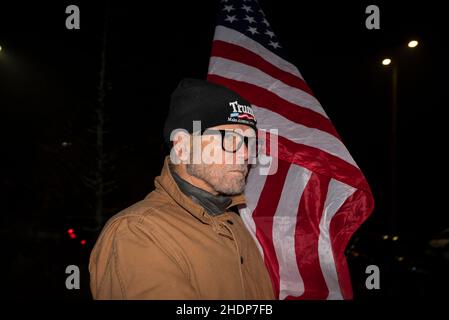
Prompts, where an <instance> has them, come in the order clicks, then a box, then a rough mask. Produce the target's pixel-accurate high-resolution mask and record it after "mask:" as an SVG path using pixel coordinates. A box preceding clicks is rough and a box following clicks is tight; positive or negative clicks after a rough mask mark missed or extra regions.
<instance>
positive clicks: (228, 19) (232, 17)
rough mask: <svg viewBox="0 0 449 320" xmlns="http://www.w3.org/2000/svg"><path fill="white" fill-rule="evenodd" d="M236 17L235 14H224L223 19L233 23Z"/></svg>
mask: <svg viewBox="0 0 449 320" xmlns="http://www.w3.org/2000/svg"><path fill="white" fill-rule="evenodd" d="M237 20H238V19H237V18H236V17H235V16H226V19H225V21H229V22H230V23H233V22H234V21H237Z"/></svg>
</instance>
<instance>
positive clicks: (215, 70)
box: [209, 57, 327, 118]
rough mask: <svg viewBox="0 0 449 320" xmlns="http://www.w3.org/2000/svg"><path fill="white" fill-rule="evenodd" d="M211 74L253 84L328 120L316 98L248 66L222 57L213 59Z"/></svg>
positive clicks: (211, 59) (210, 66)
mask: <svg viewBox="0 0 449 320" xmlns="http://www.w3.org/2000/svg"><path fill="white" fill-rule="evenodd" d="M209 74H214V75H217V76H221V77H225V78H228V79H232V80H237V81H242V82H246V83H250V84H253V85H255V86H258V87H260V88H263V89H265V90H268V91H270V92H272V93H274V94H276V95H277V96H279V98H281V99H283V100H286V101H288V102H290V103H293V104H295V105H297V106H301V107H304V108H307V109H310V110H312V111H315V112H317V113H319V114H321V115H323V116H324V117H326V118H327V115H326V112H325V111H324V109H323V107H321V104H320V103H319V102H318V100H317V99H316V98H315V97H314V96H312V95H310V94H308V93H307V92H305V91H302V90H300V89H298V88H295V87H291V86H289V85H287V84H285V83H284V82H282V81H281V80H279V79H277V78H273V77H272V76H270V75H268V74H266V73H265V72H263V71H261V70H260V69H257V68H255V67H252V66H249V65H247V64H243V63H240V62H237V61H233V60H229V59H225V58H220V57H211V58H210V63H209Z"/></svg>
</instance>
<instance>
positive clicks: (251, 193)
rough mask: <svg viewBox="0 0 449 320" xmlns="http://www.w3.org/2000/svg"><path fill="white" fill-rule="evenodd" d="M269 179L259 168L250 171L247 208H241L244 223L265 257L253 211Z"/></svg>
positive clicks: (247, 186) (246, 194) (246, 191)
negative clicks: (258, 237) (257, 235)
mask: <svg viewBox="0 0 449 320" xmlns="http://www.w3.org/2000/svg"><path fill="white" fill-rule="evenodd" d="M266 180H267V176H266V175H261V174H259V170H258V169H257V167H256V168H252V169H251V170H250V171H249V174H248V178H247V182H246V187H245V199H246V208H239V212H240V216H241V218H242V220H243V223H244V224H245V226H246V227H247V228H248V230H249V232H250V234H251V236H252V237H253V239H254V241H255V242H256V244H257V247H258V248H259V251H260V254H261V255H262V258H263V257H264V253H263V249H262V247H261V245H260V243H259V240H257V238H256V225H255V223H254V220H253V218H252V215H253V211H254V209H255V208H256V206H257V203H258V202H259V197H260V194H261V193H262V190H263V187H264V186H265V181H266Z"/></svg>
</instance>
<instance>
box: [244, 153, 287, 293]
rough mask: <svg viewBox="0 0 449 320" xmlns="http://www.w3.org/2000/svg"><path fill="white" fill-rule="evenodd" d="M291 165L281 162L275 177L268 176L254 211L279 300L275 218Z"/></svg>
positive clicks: (253, 216)
mask: <svg viewBox="0 0 449 320" xmlns="http://www.w3.org/2000/svg"><path fill="white" fill-rule="evenodd" d="M289 168H290V163H287V162H284V161H280V162H279V164H278V171H277V173H276V174H275V175H271V176H268V177H267V179H266V181H265V185H264V187H263V190H262V192H261V194H260V197H259V202H258V203H257V206H256V208H255V209H254V211H253V214H252V219H253V220H254V223H255V225H256V237H257V240H258V241H259V243H260V244H261V246H262V248H263V249H264V260H265V264H266V266H267V268H268V272H269V273H270V276H271V280H272V282H273V289H274V292H275V296H276V297H277V298H279V283H280V281H279V262H278V260H277V256H276V251H275V248H274V244H273V217H274V214H275V213H276V209H277V206H278V203H279V199H280V197H281V193H282V189H283V187H284V182H285V178H286V176H287V172H288V169H289Z"/></svg>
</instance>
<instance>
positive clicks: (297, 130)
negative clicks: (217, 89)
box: [252, 105, 358, 168]
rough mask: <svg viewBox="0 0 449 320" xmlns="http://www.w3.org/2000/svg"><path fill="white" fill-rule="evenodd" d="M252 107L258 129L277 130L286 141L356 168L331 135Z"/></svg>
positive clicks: (348, 155) (343, 147)
mask: <svg viewBox="0 0 449 320" xmlns="http://www.w3.org/2000/svg"><path fill="white" fill-rule="evenodd" d="M252 106H253V110H254V114H255V115H256V119H257V127H258V128H259V129H265V130H266V131H267V132H270V131H269V130H270V129H277V130H278V132H279V135H280V136H282V137H284V138H286V139H288V140H291V141H293V142H295V143H299V144H303V145H306V146H310V147H314V148H317V149H320V150H322V151H325V152H327V153H330V154H332V155H334V156H336V157H338V158H340V159H343V160H344V161H346V162H348V163H350V164H352V165H353V166H355V167H357V164H356V163H355V161H354V159H352V157H351V155H350V154H349V152H348V150H347V149H346V147H345V146H344V144H343V143H342V142H341V141H340V140H339V139H337V138H336V137H334V136H333V135H331V134H329V133H327V132H324V131H321V130H318V129H315V128H309V127H306V126H304V125H301V124H299V123H296V122H293V121H291V120H289V119H287V118H285V117H283V116H281V115H280V114H278V113H275V112H272V111H270V110H268V109H265V108H260V107H258V106H255V105H252ZM357 168H358V167H357Z"/></svg>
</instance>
